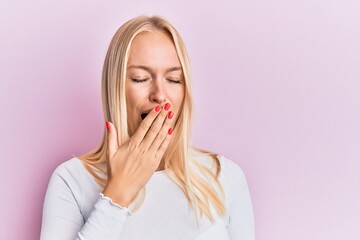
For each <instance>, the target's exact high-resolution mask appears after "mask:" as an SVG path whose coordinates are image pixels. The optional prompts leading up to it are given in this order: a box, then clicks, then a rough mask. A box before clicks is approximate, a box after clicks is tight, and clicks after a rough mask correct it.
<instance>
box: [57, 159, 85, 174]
mask: <svg viewBox="0 0 360 240" xmlns="http://www.w3.org/2000/svg"><path fill="white" fill-rule="evenodd" d="M83 170H84V167H83V164H82V163H81V161H80V159H78V158H77V157H72V158H71V159H68V160H65V161H64V162H62V163H60V164H59V165H58V166H57V167H56V168H55V170H54V171H53V175H54V174H56V175H61V176H66V175H69V174H70V175H73V174H76V173H77V174H79V173H81V172H82V171H83Z"/></svg>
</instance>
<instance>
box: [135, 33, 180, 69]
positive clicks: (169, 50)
mask: <svg viewBox="0 0 360 240" xmlns="http://www.w3.org/2000/svg"><path fill="white" fill-rule="evenodd" d="M130 65H144V66H148V67H150V68H152V69H165V68H166V69H167V68H170V67H180V66H181V65H180V61H179V58H178V55H177V52H176V48H175V45H174V43H173V41H172V39H171V37H170V36H168V35H167V34H166V33H164V32H160V31H154V32H143V33H140V34H139V35H137V36H136V37H135V38H134V39H133V42H132V44H131V47H130V52H129V59H128V66H130Z"/></svg>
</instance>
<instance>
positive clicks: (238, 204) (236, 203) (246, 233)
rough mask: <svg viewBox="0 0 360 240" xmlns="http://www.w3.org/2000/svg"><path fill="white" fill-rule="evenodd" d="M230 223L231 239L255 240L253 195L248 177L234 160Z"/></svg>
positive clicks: (232, 166)
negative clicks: (251, 194)
mask: <svg viewBox="0 0 360 240" xmlns="http://www.w3.org/2000/svg"><path fill="white" fill-rule="evenodd" d="M230 164H231V165H230V169H232V171H231V175H230V180H231V183H232V186H231V189H232V190H231V196H230V201H229V204H230V210H231V213H230V225H229V236H230V239H231V240H254V239H255V229H254V216H253V207H252V202H251V196H250V192H249V188H248V185H247V181H246V177H245V174H244V172H243V171H242V170H241V168H240V167H239V166H238V165H237V164H235V163H234V162H230Z"/></svg>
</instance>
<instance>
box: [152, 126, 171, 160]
mask: <svg viewBox="0 0 360 240" xmlns="http://www.w3.org/2000/svg"><path fill="white" fill-rule="evenodd" d="M172 133H173V129H172V128H169V129H168V132H167V135H166V138H165V140H164V141H163V142H162V144H161V145H160V147H159V149H158V150H157V152H156V154H155V158H156V159H162V157H163V156H164V153H165V151H166V149H167V148H168V146H169V143H170V140H171V136H172Z"/></svg>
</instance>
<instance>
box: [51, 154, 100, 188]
mask: <svg viewBox="0 0 360 240" xmlns="http://www.w3.org/2000/svg"><path fill="white" fill-rule="evenodd" d="M50 182H54V183H56V184H66V185H67V186H68V187H70V188H78V187H79V188H81V186H86V185H91V186H92V185H93V182H94V181H93V179H92V177H91V176H90V173H89V172H88V171H87V170H86V168H85V166H84V165H83V163H82V162H81V160H80V159H79V158H77V157H72V158H70V159H68V160H66V161H64V162H62V163H60V164H59V165H58V166H57V167H56V168H55V170H54V171H53V173H52V175H51V179H50Z"/></svg>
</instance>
